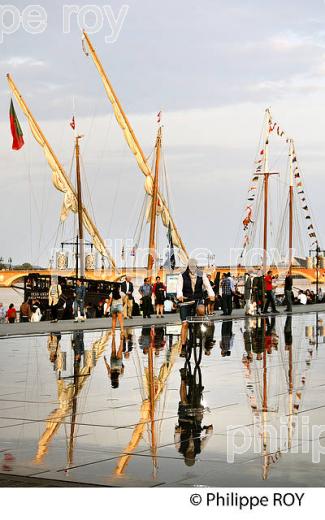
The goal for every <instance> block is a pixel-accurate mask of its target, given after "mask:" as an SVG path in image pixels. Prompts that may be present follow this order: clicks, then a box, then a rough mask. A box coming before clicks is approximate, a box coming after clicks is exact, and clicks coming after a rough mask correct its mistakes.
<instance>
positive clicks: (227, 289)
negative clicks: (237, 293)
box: [221, 273, 233, 316]
mask: <svg viewBox="0 0 325 520" xmlns="http://www.w3.org/2000/svg"><path fill="white" fill-rule="evenodd" d="M228 275H230V273H227V274H226V273H224V275H223V277H222V280H221V293H222V307H223V313H222V316H231V313H232V295H233V291H232V287H231V277H230V276H228Z"/></svg>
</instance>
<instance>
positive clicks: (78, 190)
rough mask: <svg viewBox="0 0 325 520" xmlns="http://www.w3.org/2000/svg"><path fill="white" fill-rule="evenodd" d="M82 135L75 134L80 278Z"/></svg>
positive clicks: (82, 263)
mask: <svg viewBox="0 0 325 520" xmlns="http://www.w3.org/2000/svg"><path fill="white" fill-rule="evenodd" d="M82 137H83V136H82V135H77V136H76V180H77V202H78V237H79V254H80V278H84V277H85V241H84V229H83V227H84V226H83V215H82V192H81V176H80V147H79V139H82Z"/></svg>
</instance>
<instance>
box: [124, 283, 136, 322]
mask: <svg viewBox="0 0 325 520" xmlns="http://www.w3.org/2000/svg"><path fill="white" fill-rule="evenodd" d="M121 291H122V292H124V294H125V299H124V304H123V316H124V318H129V319H130V320H132V310H133V291H134V287H133V283H132V281H131V278H130V276H127V277H126V278H125V281H124V282H122V283H121Z"/></svg>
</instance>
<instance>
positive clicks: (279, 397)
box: [0, 313, 325, 487]
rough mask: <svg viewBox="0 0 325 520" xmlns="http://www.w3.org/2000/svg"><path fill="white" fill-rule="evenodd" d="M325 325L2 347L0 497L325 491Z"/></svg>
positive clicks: (17, 342) (255, 325)
mask: <svg viewBox="0 0 325 520" xmlns="http://www.w3.org/2000/svg"><path fill="white" fill-rule="evenodd" d="M323 320H324V324H325V313H324V314H323V313H318V314H316V313H309V314H301V315H293V316H292V317H291V316H285V315H281V316H277V317H272V316H269V317H268V318H258V319H256V318H247V319H239V318H238V319H233V320H226V321H223V322H221V321H218V322H208V321H207V322H205V323H194V324H192V325H191V326H190V329H191V330H190V341H189V344H188V346H187V350H186V352H185V351H184V349H182V348H181V345H180V342H179V334H180V326H179V325H178V324H177V323H175V324H173V325H165V324H163V323H161V324H160V326H158V325H156V326H155V327H150V326H147V327H133V328H128V329H127V334H126V337H125V338H124V339H123V338H120V335H119V332H117V334H116V336H115V340H114V339H113V338H112V335H111V331H110V330H102V331H82V330H75V331H72V332H68V333H63V332H62V333H61V334H60V333H59V332H58V331H57V329H56V331H55V333H53V334H46V335H37V336H32V335H29V336H21V337H9V338H1V339H0V357H1V362H0V375H1V377H0V473H1V476H0V486H7V485H8V486H9V485H19V484H17V482H18V483H19V482H20V481H21V482H22V484H21V485H29V486H33V485H42V483H44V485H55V482H57V485H64V484H66V485H69V484H70V485H81V486H83V485H100V486H117V487H124V486H125V487H131V486H132V487H134V486H146V487H152V486H196V485H202V486H323V485H324V469H325V461H324V455H323V454H322V452H325V439H324V437H325V426H324V427H322V425H325V400H324V387H325V354H324V349H325V345H324V336H325V328H324V327H323ZM184 356H185V357H184ZM321 444H323V445H324V448H322V446H321ZM29 478H30V480H28V479H29ZM9 481H11V482H13V484H10V482H9ZM24 482H26V484H24ZM40 483H41V484H40ZM53 483H54V484H53Z"/></svg>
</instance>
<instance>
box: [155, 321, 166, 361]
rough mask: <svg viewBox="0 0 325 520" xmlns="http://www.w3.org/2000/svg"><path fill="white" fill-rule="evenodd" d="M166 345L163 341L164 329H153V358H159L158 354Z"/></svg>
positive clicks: (164, 340)
mask: <svg viewBox="0 0 325 520" xmlns="http://www.w3.org/2000/svg"><path fill="white" fill-rule="evenodd" d="M165 345H166V339H165V328H164V327H155V337H154V347H155V356H159V353H160V351H161V350H163V348H164V347H165Z"/></svg>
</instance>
